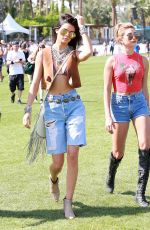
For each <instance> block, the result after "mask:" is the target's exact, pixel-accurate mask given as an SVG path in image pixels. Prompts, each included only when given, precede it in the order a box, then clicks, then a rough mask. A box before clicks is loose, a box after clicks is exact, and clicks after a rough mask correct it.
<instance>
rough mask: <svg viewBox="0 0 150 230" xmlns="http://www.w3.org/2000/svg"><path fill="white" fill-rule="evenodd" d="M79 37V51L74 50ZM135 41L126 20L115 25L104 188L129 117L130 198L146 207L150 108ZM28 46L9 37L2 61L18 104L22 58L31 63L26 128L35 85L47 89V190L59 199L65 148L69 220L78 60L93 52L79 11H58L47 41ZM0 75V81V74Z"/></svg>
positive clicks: (81, 112)
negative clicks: (133, 181) (134, 164)
mask: <svg viewBox="0 0 150 230" xmlns="http://www.w3.org/2000/svg"><path fill="white" fill-rule="evenodd" d="M81 40H82V50H78V49H77V48H78V46H79V45H80V42H81ZM137 41H138V40H137V37H136V34H135V29H134V26H133V25H132V24H131V23H119V24H117V25H116V28H115V37H114V39H113V40H111V43H110V52H111V54H112V55H111V56H110V57H109V58H108V59H107V61H106V64H105V68H104V109H105V126H106V130H107V131H108V132H109V133H110V134H111V136H112V149H111V151H110V157H109V159H110V161H109V167H108V174H107V180H106V189H107V191H108V192H109V193H113V191H114V188H115V176H116V172H117V169H118V167H119V164H120V163H121V161H122V159H123V156H124V152H125V142H126V138H127V133H128V129H129V123H130V121H132V123H133V126H134V128H135V132H136V135H137V140H138V144H137V146H138V154H139V167H138V181H137V190H136V196H135V199H136V202H137V203H138V205H139V206H141V207H147V206H148V205H149V202H148V201H147V200H146V196H145V191H146V186H147V183H148V178H149V168H150V139H149V136H150V109H149V93H148V85H147V80H148V70H149V62H148V59H147V58H146V57H144V56H142V55H140V54H139V53H138V52H135V51H134V48H135V45H136V44H137ZM115 43H119V44H120V46H121V50H120V52H119V53H118V54H115V55H114V54H113V52H114V44H115ZM1 45H2V42H1ZM105 46H106V44H105ZM31 47H32V46H30V47H29V48H28V46H27V45H26V44H25V43H22V44H20V45H19V43H18V42H12V43H11V44H9V48H8V49H9V51H8V50H7V52H6V53H5V50H3V48H2V46H1V48H0V50H2V52H3V57H0V60H1V59H2V58H4V57H5V59H4V60H3V62H5V63H6V64H7V65H8V72H9V77H10V81H9V87H10V92H11V98H10V99H11V102H12V103H14V101H15V91H16V87H17V89H18V100H17V102H18V103H21V95H22V91H23V90H24V72H23V71H24V70H23V66H24V64H25V62H28V61H29V62H31V63H32V64H34V72H33V74H32V75H30V77H29V82H30V84H31V86H30V89H29V94H28V99H27V104H26V106H25V114H24V116H23V125H24V126H25V127H26V128H30V127H31V113H32V104H33V102H34V100H35V99H36V97H37V93H38V90H39V87H40V89H47V95H46V97H45V99H44V123H45V129H46V149H47V153H48V154H49V155H51V157H52V163H51V165H50V166H49V185H50V193H51V195H52V197H53V199H54V200H55V201H56V202H58V201H59V198H60V189H59V174H60V172H61V171H62V168H63V165H64V153H67V157H66V158H67V175H66V194H65V196H64V199H63V205H64V206H63V210H64V215H65V217H66V218H67V219H73V218H75V213H74V211H73V208H72V200H73V195H74V191H75V186H76V182H77V177H78V156H79V149H80V147H81V146H85V145H86V132H85V130H86V128H85V127H86V124H85V116H86V115H85V107H84V104H83V102H82V99H81V96H80V95H79V94H78V92H77V90H76V88H79V87H81V81H80V74H79V70H78V65H79V64H80V62H83V61H86V60H87V59H88V58H89V57H90V56H91V55H92V53H93V50H92V44H91V40H90V38H89V37H88V34H87V31H86V28H85V25H84V18H83V17H82V16H80V15H77V16H76V17H73V16H72V15H70V14H63V15H61V16H60V18H59V21H58V24H57V26H56V27H55V28H54V43H53V44H52V46H51V47H46V48H45V44H39V45H38V46H37V47H36V49H35V48H34V49H33V50H32V52H31V51H30V48H31ZM148 49H149V48H148ZM106 52H107V51H106ZM0 54H1V53H0ZM47 55H48V56H47ZM1 62H2V61H0V63H1ZM0 76H1V80H3V79H2V74H1V75H0ZM42 99H43V98H42Z"/></svg>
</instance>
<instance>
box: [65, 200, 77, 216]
mask: <svg viewBox="0 0 150 230" xmlns="http://www.w3.org/2000/svg"><path fill="white" fill-rule="evenodd" d="M63 201H64V214H65V217H66V218H67V219H73V218H75V214H74V212H73V210H72V200H68V199H66V198H64V200H63Z"/></svg>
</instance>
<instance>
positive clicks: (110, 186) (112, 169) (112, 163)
mask: <svg viewBox="0 0 150 230" xmlns="http://www.w3.org/2000/svg"><path fill="white" fill-rule="evenodd" d="M121 160H122V158H121V159H115V158H114V156H113V155H112V153H111V154H110V158H109V168H108V175H107V179H106V189H107V192H109V193H113V191H114V183H115V175H116V172H117V168H118V166H119V164H120V162H121Z"/></svg>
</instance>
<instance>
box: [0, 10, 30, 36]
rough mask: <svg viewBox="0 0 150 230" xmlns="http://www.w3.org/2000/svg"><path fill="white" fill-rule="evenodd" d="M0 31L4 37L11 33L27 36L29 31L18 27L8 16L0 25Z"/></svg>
mask: <svg viewBox="0 0 150 230" xmlns="http://www.w3.org/2000/svg"><path fill="white" fill-rule="evenodd" d="M0 31H4V32H5V34H6V35H8V34H11V33H25V34H29V30H28V29H25V28H24V27H22V26H20V25H19V24H18V23H17V22H16V21H15V20H14V19H13V18H12V16H11V15H10V14H8V15H7V17H6V18H5V19H4V21H3V22H2V23H1V24H0Z"/></svg>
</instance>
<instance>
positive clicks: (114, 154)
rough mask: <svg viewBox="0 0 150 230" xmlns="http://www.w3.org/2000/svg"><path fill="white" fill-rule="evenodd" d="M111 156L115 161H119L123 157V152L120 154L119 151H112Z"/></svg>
mask: <svg viewBox="0 0 150 230" xmlns="http://www.w3.org/2000/svg"><path fill="white" fill-rule="evenodd" d="M112 155H113V157H114V158H115V159H116V160H119V159H122V158H123V156H124V152H121V151H117V150H116V151H113V152H112Z"/></svg>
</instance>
